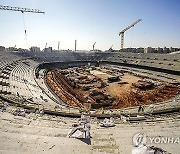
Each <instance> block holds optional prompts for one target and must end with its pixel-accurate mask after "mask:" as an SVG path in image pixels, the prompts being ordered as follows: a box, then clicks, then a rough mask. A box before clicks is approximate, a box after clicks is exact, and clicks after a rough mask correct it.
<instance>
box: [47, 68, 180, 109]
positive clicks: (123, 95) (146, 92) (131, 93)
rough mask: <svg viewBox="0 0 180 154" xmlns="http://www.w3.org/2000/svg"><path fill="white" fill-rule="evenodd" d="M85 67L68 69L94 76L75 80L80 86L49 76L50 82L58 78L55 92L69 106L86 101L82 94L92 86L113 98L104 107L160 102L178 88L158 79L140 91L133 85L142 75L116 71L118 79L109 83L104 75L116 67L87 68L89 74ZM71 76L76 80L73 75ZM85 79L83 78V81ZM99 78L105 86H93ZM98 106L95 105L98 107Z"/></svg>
mask: <svg viewBox="0 0 180 154" xmlns="http://www.w3.org/2000/svg"><path fill="white" fill-rule="evenodd" d="M86 69H87V68H86ZM86 69H84V70H83V69H82V68H81V69H80V70H78V69H77V68H76V69H75V70H73V71H72V68H71V70H70V71H69V75H70V76H73V75H74V74H75V73H74V72H76V71H77V72H78V73H77V72H76V74H79V76H83V77H84V76H86V77H87V78H86V79H90V80H91V79H93V78H95V79H97V80H96V81H95V82H94V81H93V82H88V83H78V82H77V83H78V85H79V86H80V87H71V86H70V85H69V84H70V83H71V82H72V81H67V80H68V78H65V79H63V80H62V79H61V80H59V79H58V78H59V77H57V76H56V79H51V81H53V80H54V81H55V80H57V81H61V82H58V83H56V82H54V83H53V84H54V87H59V88H58V89H59V90H56V94H57V95H58V96H59V97H60V98H61V99H64V101H65V102H68V103H69V105H72V106H79V105H78V104H81V103H82V104H83V103H84V102H85V101H86V100H85V99H84V96H88V95H90V93H92V91H93V89H95V91H99V92H102V93H103V94H105V95H106V96H108V97H110V98H113V99H114V101H113V102H111V104H110V105H108V106H105V107H104V106H103V105H102V106H103V107H104V108H105V109H117V108H124V107H131V106H138V105H145V104H152V103H157V102H162V101H166V100H168V99H169V98H171V97H173V96H175V95H176V94H178V93H179V91H180V89H179V87H178V86H175V85H171V84H169V83H164V82H160V81H158V84H159V83H160V84H159V85H158V86H154V87H153V88H150V89H143V90H142V89H139V88H137V87H135V86H134V84H139V81H143V80H144V79H145V80H146V78H143V77H139V76H135V75H133V74H131V73H127V72H125V73H120V74H121V75H120V76H119V81H116V82H111V83H109V82H108V78H109V77H112V76H114V74H115V73H117V72H116V70H115V71H114V70H109V69H105V68H100V67H96V68H95V69H94V70H91V71H89V73H86ZM67 70H68V69H67ZM72 72H73V73H72ZM113 73H114V74H113ZM118 73H119V72H118ZM74 78H75V79H76V77H74ZM75 79H74V80H75ZM86 79H84V80H85V81H86ZM82 80H83V79H82ZM147 80H149V79H147ZM150 80H151V82H156V81H155V80H153V79H150ZM62 81H63V82H62ZM99 81H100V82H103V83H105V84H106V86H104V87H97V83H98V82H99ZM49 83H50V82H49ZM83 86H87V87H91V88H90V90H82V88H81V87H83ZM50 87H51V86H50ZM92 87H93V88H92ZM60 89H61V90H60ZM63 93H64V94H63ZM68 93H69V94H68ZM69 97H71V101H69ZM72 98H73V99H72ZM91 98H92V97H91ZM73 100H74V101H73ZM93 101H94V100H93ZM93 101H92V102H93ZM92 102H91V103H92ZM94 103H95V104H96V103H97V102H96V100H95V101H94ZM94 103H93V104H94ZM98 105H99V104H98ZM102 106H100V105H99V108H100V107H102ZM79 107H80V106H79Z"/></svg>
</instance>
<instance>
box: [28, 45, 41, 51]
mask: <svg viewBox="0 0 180 154" xmlns="http://www.w3.org/2000/svg"><path fill="white" fill-rule="evenodd" d="M30 51H31V52H40V51H41V50H40V48H39V47H35V46H33V47H31V48H30Z"/></svg>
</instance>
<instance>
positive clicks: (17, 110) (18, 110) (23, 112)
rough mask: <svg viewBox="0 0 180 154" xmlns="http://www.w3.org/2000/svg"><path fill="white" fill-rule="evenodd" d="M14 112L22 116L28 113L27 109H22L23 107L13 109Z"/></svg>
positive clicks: (15, 114)
mask: <svg viewBox="0 0 180 154" xmlns="http://www.w3.org/2000/svg"><path fill="white" fill-rule="evenodd" d="M12 114H13V115H14V116H22V117H25V115H26V110H25V109H21V108H18V109H15V110H13V111H12Z"/></svg>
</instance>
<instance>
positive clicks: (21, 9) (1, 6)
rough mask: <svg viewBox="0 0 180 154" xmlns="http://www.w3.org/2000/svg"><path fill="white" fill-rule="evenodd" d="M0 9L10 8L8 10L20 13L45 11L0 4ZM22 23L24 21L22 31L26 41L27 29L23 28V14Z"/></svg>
mask: <svg viewBox="0 0 180 154" xmlns="http://www.w3.org/2000/svg"><path fill="white" fill-rule="evenodd" d="M0 10H10V11H20V12H21V13H22V14H23V13H24V12H31V13H45V12H43V11H40V10H38V9H29V8H21V7H11V6H4V5H0ZM23 23H24V32H25V36H26V41H27V33H26V32H27V31H26V28H25V21H24V16H23Z"/></svg>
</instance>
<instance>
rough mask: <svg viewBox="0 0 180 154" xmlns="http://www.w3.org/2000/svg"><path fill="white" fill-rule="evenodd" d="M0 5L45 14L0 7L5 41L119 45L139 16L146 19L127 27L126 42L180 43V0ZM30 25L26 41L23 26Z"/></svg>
mask: <svg viewBox="0 0 180 154" xmlns="http://www.w3.org/2000/svg"><path fill="white" fill-rule="evenodd" d="M0 5H9V6H18V7H26V8H35V9H40V10H41V11H45V15H41V14H34V13H24V19H25V28H24V24H23V16H22V13H21V12H13V11H4V10H0V18H1V20H2V21H3V22H2V23H1V25H0V32H1V36H0V45H3V46H5V47H9V46H15V45H16V46H17V47H18V48H30V47H31V46H38V47H40V48H41V49H43V48H44V47H45V44H46V43H47V44H48V45H47V46H51V47H53V49H57V48H58V41H60V49H74V41H75V40H77V50H92V46H93V44H94V42H96V45H95V48H96V49H100V50H107V49H109V48H110V47H111V46H112V45H113V49H120V37H119V32H120V31H121V30H123V29H124V28H126V27H127V26H129V25H130V24H132V23H133V22H134V21H136V20H137V19H139V18H140V19H142V22H141V23H139V24H137V25H135V26H134V27H133V28H131V29H129V30H128V31H127V32H126V33H125V41H124V47H125V48H130V47H143V48H145V47H149V46H150V47H165V46H166V47H178V48H179V47H180V45H179V42H180V31H178V28H179V27H180V21H179V19H180V13H179V10H178V8H179V6H180V2H179V1H178V0H173V1H169V0H158V1H155V0H151V1H144V0H129V1H125V0H120V1H118V0H112V1H108V0H105V1H103V0H92V1H87V0H85V1H83V0H77V1H73V0H67V1H65V0H60V1H58V0H53V1H50V0H47V1H46V2H44V1H42V0H38V1H37V0H29V1H28V2H27V1H26V2H25V1H22V0H2V1H1V4H0ZM25 29H26V30H27V42H26V38H25V34H24V30H25Z"/></svg>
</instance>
